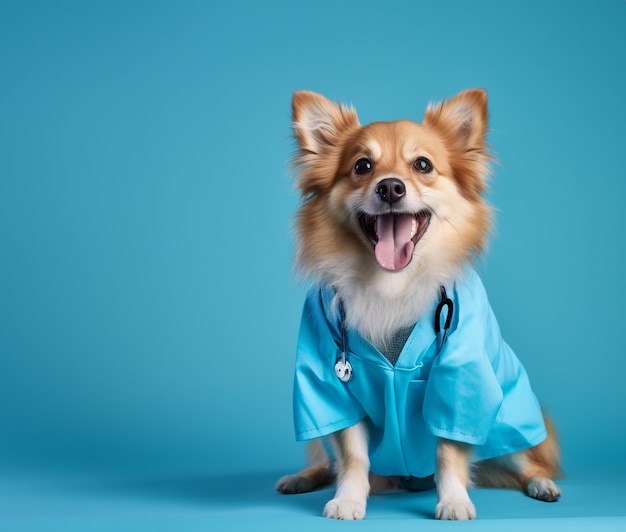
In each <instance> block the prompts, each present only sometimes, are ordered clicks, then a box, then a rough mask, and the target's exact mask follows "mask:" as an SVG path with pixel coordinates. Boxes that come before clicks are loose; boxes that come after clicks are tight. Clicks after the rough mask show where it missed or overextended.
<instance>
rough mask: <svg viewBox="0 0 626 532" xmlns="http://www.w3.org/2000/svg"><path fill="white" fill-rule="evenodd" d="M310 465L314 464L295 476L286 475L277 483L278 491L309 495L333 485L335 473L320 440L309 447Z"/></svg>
mask: <svg viewBox="0 0 626 532" xmlns="http://www.w3.org/2000/svg"><path fill="white" fill-rule="evenodd" d="M307 451H308V453H307V454H308V455H309V460H308V463H310V464H313V465H311V466H310V467H308V468H306V469H303V470H302V471H300V472H299V473H296V474H295V475H286V476H284V477H282V478H281V479H280V480H279V481H278V482H277V483H276V490H277V491H278V492H280V493H283V494H293V493H307V492H309V491H314V490H316V489H318V488H322V487H324V486H327V485H328V484H331V483H332V482H334V480H335V472H334V470H333V467H332V466H331V462H330V459H329V458H328V456H327V455H326V452H325V451H324V448H323V446H322V444H321V443H320V440H314V441H312V442H311V443H310V444H309V447H308V450H307Z"/></svg>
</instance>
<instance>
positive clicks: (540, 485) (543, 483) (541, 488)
mask: <svg viewBox="0 0 626 532" xmlns="http://www.w3.org/2000/svg"><path fill="white" fill-rule="evenodd" d="M526 491H527V492H528V495H530V496H531V497H532V498H533V499H539V500H540V501H546V502H555V501H558V500H559V498H560V497H561V490H560V489H559V487H558V486H557V485H556V484H555V483H554V481H553V480H551V479H549V478H543V477H534V478H532V479H530V482H529V483H528V487H527V488H526Z"/></svg>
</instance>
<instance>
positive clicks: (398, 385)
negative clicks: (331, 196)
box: [293, 269, 546, 477]
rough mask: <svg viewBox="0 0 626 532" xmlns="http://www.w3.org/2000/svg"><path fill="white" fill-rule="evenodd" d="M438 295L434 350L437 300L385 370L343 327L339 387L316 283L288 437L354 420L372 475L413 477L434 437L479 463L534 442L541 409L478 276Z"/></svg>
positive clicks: (427, 460) (333, 314) (426, 469)
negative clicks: (450, 308)
mask: <svg viewBox="0 0 626 532" xmlns="http://www.w3.org/2000/svg"><path fill="white" fill-rule="evenodd" d="M446 290H447V293H448V297H449V298H450V299H452V301H453V303H454V314H453V317H452V324H451V327H450V330H449V333H448V338H447V341H446V342H445V344H444V346H443V347H442V348H441V349H439V339H438V338H437V337H436V335H435V331H434V319H435V310H436V306H437V304H438V303H439V301H435V302H434V303H433V307H432V309H431V310H430V312H429V313H428V315H426V316H425V317H424V318H423V319H422V320H420V321H418V322H417V323H416V325H415V327H414V329H413V331H412V332H411V334H410V336H409V338H408V340H407V341H406V344H405V345H404V348H403V349H402V352H401V353H400V356H399V358H398V361H397V363H396V365H395V366H393V365H391V363H390V362H389V361H388V360H387V359H386V358H385V356H384V355H383V354H382V353H381V352H380V351H379V350H378V349H376V348H375V347H374V346H373V345H372V344H371V343H370V342H369V341H368V340H366V339H365V338H364V337H363V336H361V335H360V334H359V332H358V331H357V330H356V329H351V328H347V329H346V358H347V359H348V360H349V361H350V363H351V364H352V367H353V376H352V379H351V380H350V381H348V382H346V383H344V382H342V381H340V380H339V379H338V378H337V376H336V375H335V370H334V367H335V362H336V361H337V360H338V358H339V357H340V356H341V318H340V312H339V309H338V304H337V301H336V297H335V296H336V294H335V291H334V290H333V289H332V287H329V286H327V285H324V284H320V285H316V286H314V287H313V288H312V289H311V290H309V292H308V294H307V297H306V301H305V305H304V311H303V315H302V322H301V327H300V335H299V339H298V350H297V355H296V374H295V384H294V404H293V408H294V420H295V429H296V438H297V439H298V440H309V439H312V438H318V437H322V436H326V435H328V434H331V433H333V432H336V431H338V430H341V429H344V428H347V427H350V426H352V425H355V424H356V423H358V422H359V421H361V420H364V421H365V422H366V424H367V425H368V429H369V453H370V466H371V470H372V472H374V473H377V474H379V475H400V476H409V475H412V476H416V477H425V476H428V475H431V474H433V473H434V471H435V447H436V440H437V437H440V438H446V439H449V440H454V441H458V442H464V443H468V444H472V445H473V446H475V447H474V450H475V456H476V458H477V459H479V460H482V459H486V458H491V457H494V456H500V455H503V454H507V453H511V452H514V451H518V450H521V449H526V448H528V447H533V446H535V445H537V444H538V443H540V442H541V441H543V440H544V439H545V437H546V429H545V425H544V422H543V416H542V413H541V408H540V406H539V404H538V402H537V399H536V397H535V395H534V394H533V391H532V389H531V387H530V383H529V380H528V375H527V374H526V371H525V370H524V368H523V366H522V365H521V363H520V361H519V360H518V358H517V357H516V356H515V354H514V353H513V351H512V350H511V348H510V347H509V346H508V345H507V344H506V343H505V342H504V340H503V339H502V336H501V335H500V329H499V327H498V323H497V321H496V318H495V316H494V314H493V311H492V310H491V306H490V305H489V301H488V299H487V294H486V292H485V289H484V287H483V285H482V282H481V281H480V278H479V277H478V275H477V274H476V272H475V271H474V270H471V269H468V270H467V272H466V273H465V274H464V275H463V277H462V278H461V279H460V280H458V281H457V282H456V283H455V285H454V286H453V287H446ZM444 318H445V313H444V316H442V317H441V320H442V322H443V320H444Z"/></svg>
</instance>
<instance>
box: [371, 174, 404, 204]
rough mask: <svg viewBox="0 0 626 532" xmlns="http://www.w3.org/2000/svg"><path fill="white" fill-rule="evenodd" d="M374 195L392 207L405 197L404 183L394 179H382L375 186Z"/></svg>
mask: <svg viewBox="0 0 626 532" xmlns="http://www.w3.org/2000/svg"><path fill="white" fill-rule="evenodd" d="M376 195H377V196H378V197H379V198H380V199H381V200H383V201H386V202H387V203H389V205H392V204H393V203H396V202H397V201H400V200H401V199H402V198H404V196H405V195H406V187H405V186H404V183H403V182H402V181H400V180H399V179H397V178H395V177H388V178H387V179H383V180H382V181H381V182H380V183H378V185H376Z"/></svg>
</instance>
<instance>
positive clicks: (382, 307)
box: [277, 89, 560, 519]
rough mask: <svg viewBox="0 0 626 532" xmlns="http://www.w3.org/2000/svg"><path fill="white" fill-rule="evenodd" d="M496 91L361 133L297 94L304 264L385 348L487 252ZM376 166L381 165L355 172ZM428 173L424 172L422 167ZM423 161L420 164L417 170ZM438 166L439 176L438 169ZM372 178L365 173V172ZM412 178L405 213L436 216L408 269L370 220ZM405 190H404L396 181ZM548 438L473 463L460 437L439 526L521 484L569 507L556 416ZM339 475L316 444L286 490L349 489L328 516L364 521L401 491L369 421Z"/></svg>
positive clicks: (444, 473) (341, 436) (444, 484)
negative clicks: (368, 225) (476, 496)
mask: <svg viewBox="0 0 626 532" xmlns="http://www.w3.org/2000/svg"><path fill="white" fill-rule="evenodd" d="M487 115H488V113H487V94H486V92H485V91H483V90H479V89H475V90H468V91H464V92H462V93H460V94H458V95H457V96H455V97H454V98H452V99H450V100H447V101H444V102H442V103H440V104H437V105H431V106H429V107H428V108H427V110H426V113H425V115H424V119H423V122H422V123H421V124H417V123H415V122H412V121H408V120H400V121H395V122H376V123H372V124H369V125H366V126H361V125H360V124H359V120H358V118H357V115H356V112H355V111H354V109H352V108H348V107H345V106H343V105H337V104H334V103H332V102H330V101H329V100H327V99H326V98H324V97H323V96H320V95H318V94H315V93H311V92H304V91H302V92H296V93H295V94H294V97H293V126H294V131H295V136H296V139H297V142H298V146H299V149H298V152H297V155H296V160H295V162H296V165H297V167H298V181H297V185H298V188H299V189H300V191H301V194H302V198H303V204H302V207H301V209H300V211H299V212H298V215H297V223H296V232H297V242H298V247H297V250H298V251H297V265H298V267H299V269H300V270H301V271H302V272H303V273H304V274H305V275H306V276H310V277H313V278H315V279H318V280H324V281H325V282H327V283H328V284H330V285H332V286H333V287H334V289H335V290H336V291H337V293H338V295H339V296H340V298H341V300H342V301H343V304H344V305H345V309H346V320H347V324H348V326H350V327H354V328H356V329H357V330H358V331H359V332H360V333H361V334H362V335H363V336H364V337H366V338H367V339H369V340H370V341H371V342H372V343H373V344H374V345H375V346H377V347H379V348H380V349H381V350H384V349H385V347H386V345H387V340H388V339H389V338H390V337H391V335H393V333H395V332H396V331H397V330H399V329H402V328H406V327H410V326H411V325H412V324H414V323H415V322H416V321H418V320H419V319H420V318H421V317H422V315H424V313H425V312H427V311H428V309H430V308H432V306H433V304H434V302H435V301H436V299H437V298H438V295H439V287H440V286H443V285H449V284H451V283H453V282H454V280H455V279H456V278H457V277H458V276H459V274H460V272H461V271H462V269H463V267H464V265H466V264H467V263H468V262H471V261H472V260H473V259H474V258H475V257H476V256H478V255H479V254H480V253H481V251H482V250H483V249H484V247H485V245H486V241H487V237H488V234H489V230H490V227H491V209H490V207H489V205H488V204H487V202H486V201H485V200H484V197H483V196H484V193H485V191H486V189H487V178H488V174H489V162H490V159H491V157H490V155H489V153H488V151H487V144H486V133H487V120H488V119H487ZM364 158H365V159H367V161H369V163H370V165H369V167H367V165H366V166H364V167H361V168H360V170H359V171H357V169H356V168H355V164H356V162H357V161H359V160H361V159H364ZM424 158H425V159H426V163H424V162H422V163H421V164H422V165H425V168H424V167H421V166H420V163H419V161H424ZM416 161H417V162H418V163H416ZM428 162H431V163H432V168H431V167H430V166H428V164H427V163H428ZM364 170H365V171H364ZM385 179H387V180H389V179H393V180H400V181H401V182H402V183H403V184H404V187H405V191H404V192H403V197H402V198H401V199H400V200H398V204H399V205H401V210H402V212H408V213H420V212H427V213H429V218H428V221H426V220H425V219H424V218H422V219H421V221H419V220H420V219H419V218H418V232H420V233H421V231H422V230H423V229H424V227H422V224H424V226H425V232H424V233H423V235H422V236H421V237H420V236H419V235H418V236H417V237H416V238H415V240H417V241H416V242H415V246H414V248H413V249H410V251H409V252H410V257H409V258H408V259H407V260H408V263H406V264H405V262H406V261H405V260H401V261H400V264H399V265H398V264H396V265H394V264H381V263H380V261H377V259H376V257H375V253H374V248H373V245H372V242H371V241H370V240H371V239H369V238H368V236H367V234H366V232H365V231H364V229H363V227H362V224H361V223H360V221H359V216H360V215H361V214H362V213H367V214H369V215H379V214H383V213H384V212H386V211H385V209H389V205H390V204H387V203H385V202H384V201H381V197H380V189H379V186H380V183H381V182H382V181H383V180H385ZM394 183H395V181H394ZM546 425H547V427H548V438H547V439H546V440H545V441H544V442H542V443H541V444H540V445H538V446H537V447H534V448H532V449H528V450H526V451H522V452H518V453H515V454H513V455H508V456H505V457H501V458H497V459H491V460H488V461H484V462H479V463H477V464H474V465H473V466H472V467H470V466H471V448H470V447H469V446H467V445H464V444H460V443H457V442H453V441H448V440H440V441H439V442H438V447H437V456H436V473H435V481H436V485H437V494H438V504H437V508H436V512H435V515H436V517H437V518H438V519H473V518H474V517H475V515H476V512H475V509H474V505H473V504H472V502H471V500H470V498H469V495H468V492H467V488H468V486H470V485H472V484H476V485H481V486H497V487H514V488H519V489H523V490H525V491H526V493H528V494H529V495H530V496H531V497H535V498H537V499H541V500H545V501H554V500H556V499H558V498H559V496H560V491H559V489H558V487H557V486H556V484H555V483H554V482H553V480H552V479H554V478H556V477H557V476H558V474H559V471H560V466H559V448H558V445H557V441H556V435H555V431H554V429H553V427H552V424H551V423H550V421H549V420H547V419H546ZM331 441H332V444H333V447H334V450H335V454H336V461H337V467H336V473H335V468H332V467H331V464H330V461H329V459H328V457H327V456H326V455H325V453H324V451H323V448H322V446H321V445H319V443H316V442H314V443H313V444H312V445H311V457H312V459H313V462H314V464H313V465H312V466H311V467H309V468H308V469H305V470H303V471H301V472H300V473H297V474H295V475H289V476H287V477H283V478H282V479H281V480H280V481H279V482H278V485H277V489H278V491H280V492H282V493H298V492H304V491H310V490H313V489H316V488H318V487H320V486H323V485H326V484H328V483H330V482H332V481H333V480H335V477H336V480H337V491H336V495H335V497H334V498H333V499H332V500H331V501H330V502H329V503H328V504H327V505H326V507H325V509H324V515H325V516H327V517H332V518H336V519H362V518H363V517H364V516H365V508H366V501H367V497H368V494H369V492H370V488H371V489H372V491H373V490H380V489H386V488H394V487H396V486H395V485H394V482H393V480H392V479H389V478H380V477H374V476H373V475H370V474H369V459H368V444H367V434H366V428H365V425H364V424H363V423H360V424H358V425H356V426H353V427H350V428H348V429H345V430H343V431H340V432H338V433H335V434H333V435H331Z"/></svg>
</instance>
